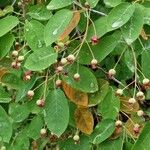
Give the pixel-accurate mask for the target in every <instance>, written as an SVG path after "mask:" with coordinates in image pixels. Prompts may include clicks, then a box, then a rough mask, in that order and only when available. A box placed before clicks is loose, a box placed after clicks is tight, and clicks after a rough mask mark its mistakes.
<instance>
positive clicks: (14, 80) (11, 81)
mask: <svg viewBox="0 0 150 150" xmlns="http://www.w3.org/2000/svg"><path fill="white" fill-rule="evenodd" d="M1 82H2V83H4V84H5V85H6V86H8V87H9V88H11V89H19V88H20V87H22V85H23V81H22V80H21V79H20V78H19V77H18V76H16V75H15V74H13V73H6V74H5V75H3V77H2V78H1Z"/></svg>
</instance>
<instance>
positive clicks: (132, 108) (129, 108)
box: [120, 97, 139, 114]
mask: <svg viewBox="0 0 150 150" xmlns="http://www.w3.org/2000/svg"><path fill="white" fill-rule="evenodd" d="M128 99H129V98H128V97H120V100H121V111H124V112H125V113H127V114H132V113H134V112H137V111H138V110H139V104H138V103H137V102H136V103H135V104H133V105H130V104H129V103H128Z"/></svg>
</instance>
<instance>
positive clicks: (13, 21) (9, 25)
mask: <svg viewBox="0 0 150 150" xmlns="http://www.w3.org/2000/svg"><path fill="white" fill-rule="evenodd" d="M18 23H19V20H18V18H17V17H15V16H7V17H5V18H3V19H0V27H1V30H0V37H1V36H3V35H5V34H6V33H7V32H9V31H11V30H12V29H13V28H14V27H15V26H16V25H17V24H18Z"/></svg>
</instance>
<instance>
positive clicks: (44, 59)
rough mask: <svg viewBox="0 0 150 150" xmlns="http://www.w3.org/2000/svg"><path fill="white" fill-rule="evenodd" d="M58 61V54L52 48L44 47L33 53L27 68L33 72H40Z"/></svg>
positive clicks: (28, 60)
mask: <svg viewBox="0 0 150 150" xmlns="http://www.w3.org/2000/svg"><path fill="white" fill-rule="evenodd" d="M56 59H57V53H54V49H53V48H51V47H44V48H42V49H40V50H38V51H35V52H33V53H32V54H31V55H30V56H29V57H28V58H27V60H26V62H25V65H24V66H25V68H27V69H29V70H32V71H40V70H44V69H46V68H48V67H49V66H50V65H52V64H53V63H54V62H55V61H56Z"/></svg>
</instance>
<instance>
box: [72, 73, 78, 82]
mask: <svg viewBox="0 0 150 150" xmlns="http://www.w3.org/2000/svg"><path fill="white" fill-rule="evenodd" d="M73 78H74V80H76V81H79V79H80V75H79V73H76V74H74V76H73Z"/></svg>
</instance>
